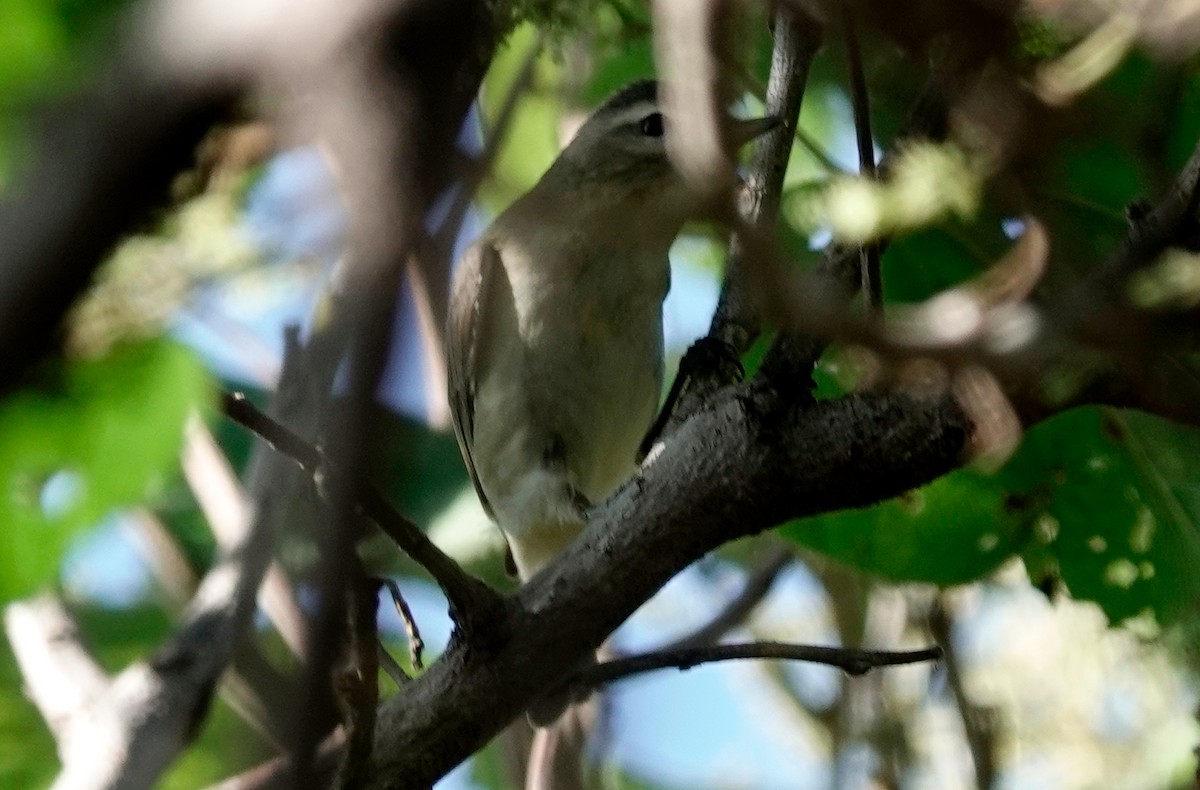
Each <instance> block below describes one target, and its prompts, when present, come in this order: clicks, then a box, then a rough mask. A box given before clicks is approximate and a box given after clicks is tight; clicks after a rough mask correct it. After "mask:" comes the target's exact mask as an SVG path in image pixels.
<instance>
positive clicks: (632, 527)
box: [368, 384, 968, 788]
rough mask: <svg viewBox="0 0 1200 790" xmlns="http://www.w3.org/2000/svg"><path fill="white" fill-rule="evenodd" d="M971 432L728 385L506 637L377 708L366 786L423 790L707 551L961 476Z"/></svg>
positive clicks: (941, 407)
mask: <svg viewBox="0 0 1200 790" xmlns="http://www.w3.org/2000/svg"><path fill="white" fill-rule="evenodd" d="M967 430H968V428H967V425H966V424H965V422H964V418H963V416H962V413H961V412H960V411H959V410H958V409H957V407H956V406H955V405H954V404H953V403H951V402H949V401H944V400H943V401H936V402H927V401H917V400H913V399H911V398H907V397H903V396H884V395H856V396H851V397H848V398H845V399H843V400H839V401H828V402H818V403H816V404H814V405H811V406H808V407H805V408H798V407H796V406H795V405H794V404H788V403H783V402H781V401H779V400H778V399H777V398H774V397H773V396H772V395H771V394H770V393H762V392H759V391H757V390H756V389H754V388H753V387H752V386H751V385H749V384H746V385H741V386H738V387H735V388H732V389H730V390H728V391H726V393H725V395H724V397H722V398H720V399H719V400H718V401H716V402H714V403H711V404H710V405H709V406H708V407H707V408H706V409H704V410H703V411H701V412H699V413H698V414H696V415H695V416H694V417H693V418H692V419H691V420H689V421H688V422H687V423H685V424H684V425H683V426H682V427H681V428H680V429H679V431H678V432H677V434H676V435H675V436H674V438H673V439H672V440H671V441H670V442H667V443H666V444H665V445H664V446H663V449H662V451H661V452H660V453H659V455H658V456H657V457H656V458H655V459H654V460H653V461H652V462H650V463H648V464H646V465H645V467H644V468H643V470H642V475H641V476H640V477H639V478H638V479H637V480H635V481H633V482H631V483H630V484H629V485H627V486H626V487H624V488H623V489H622V490H621V491H620V492H618V493H617V494H616V495H615V496H614V497H613V498H612V499H610V500H609V501H608V502H606V503H605V504H604V505H603V506H601V507H600V508H599V509H598V511H597V513H596V515H595V516H594V517H593V518H592V519H591V521H590V522H589V524H588V526H587V528H586V530H585V532H584V534H583V535H582V536H581V537H580V538H579V539H578V540H577V541H575V542H574V543H572V544H571V545H570V546H568V547H567V549H566V550H565V551H564V552H563V553H562V554H561V555H560V556H559V557H558V558H557V559H555V561H554V562H552V563H551V564H550V565H549V566H547V567H546V568H545V569H544V570H543V571H542V573H540V574H538V575H537V576H536V577H534V578H533V579H532V580H530V581H529V583H527V584H526V585H525V586H524V587H522V588H521V590H520V591H519V592H518V593H517V596H516V598H515V601H514V604H515V606H514V607H513V608H512V609H511V610H510V614H509V619H510V623H511V627H510V628H508V629H506V631H505V638H503V639H500V640H498V641H496V642H494V643H492V644H490V645H486V646H485V645H480V644H477V643H467V642H464V641H460V640H455V641H452V643H451V645H450V647H449V649H448V650H447V652H446V654H445V655H443V657H442V658H441V659H440V660H439V661H437V662H436V663H435V664H433V665H432V666H431V667H430V668H429V669H428V670H427V671H426V672H425V674H424V675H422V676H421V677H420V678H418V679H416V680H415V681H414V682H413V683H410V684H408V685H407V686H405V687H404V688H403V689H401V690H400V691H399V692H398V693H397V694H396V695H394V696H393V697H391V698H389V699H388V700H386V701H385V702H384V703H383V705H382V708H381V710H380V716H379V725H378V730H377V733H378V737H377V740H376V744H375V750H374V758H373V759H374V763H373V769H372V772H371V774H372V781H371V783H370V784H369V785H368V787H372V788H384V787H387V788H407V787H413V788H417V787H428V786H429V785H430V784H431V783H432V782H433V781H435V780H436V779H437V778H438V777H440V776H441V775H442V774H444V773H445V772H446V771H448V770H449V769H450V768H452V767H453V766H454V765H456V764H458V763H459V762H460V761H462V760H463V759H465V758H466V757H468V756H469V755H470V754H471V753H473V752H474V751H475V750H476V749H478V748H479V747H481V746H482V745H483V743H485V742H486V741H487V740H488V739H489V738H491V737H492V736H493V735H495V734H496V733H497V732H499V731H500V730H501V729H502V728H503V727H504V726H505V725H506V724H507V723H508V722H509V721H510V720H511V719H513V718H515V717H516V716H518V715H519V714H520V713H521V712H522V711H523V710H525V709H526V708H527V707H528V706H529V705H530V704H531V703H532V702H533V701H535V700H536V699H538V698H539V697H540V696H541V695H543V694H544V693H545V691H546V690H547V689H548V688H552V687H553V686H554V684H556V683H559V682H561V681H562V679H563V677H564V676H565V674H566V672H567V671H568V670H569V669H570V668H572V667H575V666H578V665H579V663H580V662H582V661H583V659H584V658H585V657H586V656H587V655H590V654H591V653H592V651H594V650H595V649H596V647H597V646H598V645H599V644H600V643H601V642H602V641H603V640H604V639H605V638H606V637H607V635H608V634H609V633H611V632H612V630H613V629H615V628H616V627H617V626H618V625H619V624H620V623H621V622H622V621H624V620H625V619H626V618H627V617H628V616H629V615H630V614H632V613H633V611H634V610H635V609H636V608H637V607H638V606H640V605H641V604H642V603H643V602H644V601H646V600H648V599H649V598H650V597H651V596H652V595H653V594H654V593H655V592H656V591H657V590H658V589H659V588H660V587H661V586H662V585H663V584H665V583H666V582H667V581H668V580H669V579H671V578H672V577H673V576H674V575H675V574H677V573H678V572H679V571H680V570H682V569H683V568H685V567H687V566H688V565H689V564H691V563H692V562H694V561H695V560H697V559H698V558H700V557H701V556H703V555H704V554H705V553H706V552H708V551H710V550H712V549H713V548H715V547H716V546H719V545H721V544H722V543H725V542H727V541H729V540H733V539H736V538H738V537H743V536H746V535H750V534H755V533H758V532H761V531H762V530H765V529H768V528H770V527H772V526H774V525H776V524H778V523H781V522H782V521H784V520H787V519H789V518H793V517H800V516H804V515H810V514H814V513H819V512H826V511H828V510H835V509H841V508H846V507H861V506H864V505H868V504H872V503H874V502H877V501H879V500H882V499H884V498H887V497H889V496H893V495H895V494H898V493H900V492H902V491H905V490H908V489H910V488H912V487H914V486H916V485H920V484H921V483H924V482H927V481H928V480H932V479H934V478H936V477H938V476H940V475H941V474H943V473H945V472H946V471H949V470H950V469H951V468H954V467H955V466H957V464H958V454H959V451H960V450H961V448H962V447H963V443H964V441H965V438H966V435H967ZM851 479H852V480H856V481H857V484H856V485H854V486H847V485H844V484H843V482H842V481H845V480H851ZM496 678H504V679H505V682H504V683H497V682H496ZM484 699H486V700H488V704H487V705H485V706H481V705H479V701H480V700H484Z"/></svg>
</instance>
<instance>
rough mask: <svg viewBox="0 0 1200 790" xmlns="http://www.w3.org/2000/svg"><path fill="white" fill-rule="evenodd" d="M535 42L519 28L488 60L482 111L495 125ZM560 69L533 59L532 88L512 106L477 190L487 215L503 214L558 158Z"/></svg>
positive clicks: (524, 28)
mask: <svg viewBox="0 0 1200 790" xmlns="http://www.w3.org/2000/svg"><path fill="white" fill-rule="evenodd" d="M536 40H537V31H536V30H534V29H533V28H532V27H530V26H528V25H524V26H522V27H520V28H518V29H517V30H516V31H514V32H513V34H512V35H511V36H510V37H509V39H508V42H507V43H506V44H505V46H504V48H503V49H502V50H500V52H498V53H497V55H496V57H495V59H494V60H493V61H492V66H491V69H489V71H488V74H487V78H486V79H485V80H484V84H483V91H482V97H483V108H484V114H485V116H486V117H487V119H488V121H489V125H488V126H487V128H488V129H489V133H490V130H491V125H490V124H491V123H494V122H495V120H496V118H497V116H498V115H499V113H500V109H501V108H502V107H503V106H504V102H505V101H506V99H507V97H508V94H509V92H510V91H511V90H512V88H513V85H514V84H515V82H516V79H517V77H518V76H519V75H520V72H521V69H522V67H523V66H524V64H525V59H526V57H527V56H528V54H529V52H530V48H531V47H532V46H534V44H535V42H536ZM561 70H562V69H561V67H560V66H559V65H558V64H557V63H555V62H554V61H553V60H552V59H551V58H550V57H549V56H548V55H546V54H545V53H543V54H541V55H539V56H538V62H537V65H536V66H535V67H534V77H533V81H532V82H533V84H532V85H530V86H528V88H527V89H526V91H525V93H524V95H523V96H522V97H521V99H520V100H519V101H518V103H517V107H516V110H515V112H514V113H513V115H512V120H511V123H510V125H509V128H508V129H507V130H505V133H504V143H503V144H502V145H501V146H500V150H499V152H498V154H497V156H496V160H495V161H494V162H493V163H492V169H491V177H490V178H488V179H487V180H486V181H485V183H484V184H483V186H482V188H481V190H480V199H481V201H482V202H483V204H484V205H485V206H486V207H487V208H488V209H489V210H491V211H494V212H499V211H502V210H503V209H504V208H505V207H506V206H507V205H508V204H509V203H511V202H512V201H513V200H515V199H516V198H517V196H519V195H521V194H523V193H524V192H525V191H526V190H528V189H529V188H530V187H531V186H533V184H534V183H535V182H536V181H537V180H538V179H539V178H541V176H542V173H544V172H546V169H547V168H548V167H550V163H551V162H553V161H554V158H555V157H556V156H558V149H559V145H558V121H559V114H560V104H561V103H560V102H559V101H558V97H557V95H556V93H557V92H556V91H555V90H553V89H552V88H553V86H554V85H556V84H557V82H558V79H559V74H560V72H561Z"/></svg>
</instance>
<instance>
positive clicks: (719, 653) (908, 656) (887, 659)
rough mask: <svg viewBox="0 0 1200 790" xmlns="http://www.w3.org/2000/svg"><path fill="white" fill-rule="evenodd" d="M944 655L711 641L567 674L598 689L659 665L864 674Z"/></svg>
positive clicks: (934, 650) (575, 683) (574, 683)
mask: <svg viewBox="0 0 1200 790" xmlns="http://www.w3.org/2000/svg"><path fill="white" fill-rule="evenodd" d="M941 657H942V649H941V648H940V647H927V648H923V649H921V650H910V651H899V652H897V651H888V650H855V649H853V648H845V647H822V646H818V645H794V644H789V643H786V642H750V643H748V644H738V645H709V646H707V647H684V648H678V649H674V650H656V651H654V652H652V653H642V654H640V655H636V656H626V657H625V658H618V659H614V660H612V661H605V662H604V663H602V664H593V665H592V666H590V667H588V668H587V669H585V670H583V671H581V672H579V673H577V674H575V675H572V676H571V677H569V678H567V680H566V685H568V686H571V687H574V688H579V689H594V688H597V687H599V686H603V685H606V684H608V683H612V682H614V681H617V680H622V679H624V678H627V677H629V676H631V675H640V674H643V673H646V672H654V671H656V670H659V669H671V668H675V669H679V670H687V669H691V668H692V667H697V666H700V665H702V664H711V663H714V662H717V661H735V660H741V659H754V658H766V659H782V660H786V661H809V662H812V663H815V664H825V665H827V666H831V667H838V668H839V669H842V670H844V671H845V672H847V673H849V674H851V675H863V674H866V673H867V672H869V671H870V670H872V669H874V668H876V667H889V666H897V665H900V664H917V663H920V662H922V661H937V660H938V659H940V658H941Z"/></svg>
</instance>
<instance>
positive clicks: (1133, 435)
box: [782, 409, 1200, 625]
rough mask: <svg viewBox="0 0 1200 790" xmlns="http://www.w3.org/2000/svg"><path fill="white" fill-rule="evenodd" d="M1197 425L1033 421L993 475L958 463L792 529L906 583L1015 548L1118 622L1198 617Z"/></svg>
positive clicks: (1114, 415) (1040, 572)
mask: <svg viewBox="0 0 1200 790" xmlns="http://www.w3.org/2000/svg"><path fill="white" fill-rule="evenodd" d="M1198 465H1200V431H1196V430H1194V429H1188V428H1183V427H1180V426H1172V425H1170V424H1169V423H1167V422H1165V421H1164V420H1160V419H1156V418H1153V417H1149V416H1146V415H1142V414H1137V413H1133V412H1122V411H1116V410H1101V409H1077V410H1075V411H1072V412H1070V413H1067V414H1063V415H1061V416H1059V417H1056V418H1055V419H1053V420H1051V421H1049V422H1047V423H1045V424H1043V425H1040V426H1038V427H1036V428H1034V429H1033V430H1032V431H1030V433H1029V435H1028V436H1026V437H1025V441H1024V443H1023V444H1022V446H1021V448H1020V450H1019V451H1018V452H1017V454H1016V455H1015V456H1014V457H1013V458H1012V459H1011V460H1010V461H1009V462H1008V463H1007V464H1006V465H1005V466H1004V468H1003V469H1001V470H1000V471H999V472H997V473H996V474H994V475H988V474H985V473H982V472H978V471H974V470H969V469H968V470H962V471H959V472H955V473H953V474H950V475H947V476H946V477H944V478H942V479H941V480H938V481H936V482H934V483H932V484H930V485H928V486H925V487H924V488H922V489H919V490H918V491H914V492H911V493H909V494H905V495H904V496H902V497H899V498H897V499H895V500H891V501H889V502H885V503H883V504H881V505H879V506H877V507H874V508H868V509H866V510H861V511H844V512H841V513H833V514H829V515H825V516H818V517H816V518H813V519H807V520H802V521H798V522H794V523H792V524H790V525H788V526H787V527H785V528H784V529H783V530H782V531H783V533H784V534H786V535H787V536H789V537H790V538H792V539H794V540H797V541H799V542H801V543H803V544H805V545H807V546H810V547H812V548H815V549H817V550H819V551H821V552H823V553H826V554H829V555H830V556H832V557H836V558H837V559H839V560H841V561H843V562H847V563H849V564H851V565H854V566H856V567H859V568H863V569H864V570H869V571H872V572H874V573H878V574H880V575H882V576H884V577H886V578H889V579H893V580H897V581H928V582H933V583H935V584H941V585H949V584H960V583H963V582H968V581H971V580H973V579H977V578H979V577H981V576H983V575H985V574H986V573H988V572H989V571H991V570H993V569H995V568H996V567H998V566H999V565H1000V564H1001V563H1003V562H1005V561H1006V560H1008V559H1009V558H1011V557H1012V556H1014V555H1019V556H1022V557H1023V558H1024V559H1025V561H1026V565H1027V566H1028V567H1029V569H1030V573H1031V575H1033V576H1034V578H1041V577H1043V576H1045V575H1051V576H1054V575H1059V574H1061V577H1062V580H1063V581H1064V582H1065V583H1066V586H1067V589H1068V590H1069V591H1070V592H1071V594H1072V595H1073V596H1074V597H1076V598H1080V599H1084V600H1092V601H1095V602H1096V603H1098V604H1100V606H1101V607H1102V608H1103V609H1104V611H1105V613H1106V614H1107V615H1108V617H1109V619H1110V620H1111V621H1112V622H1114V623H1116V622H1120V621H1122V620H1125V619H1127V618H1130V617H1135V616H1137V615H1140V614H1142V613H1143V612H1148V613H1149V614H1151V615H1152V616H1153V618H1154V620H1156V621H1157V622H1158V623H1160V624H1164V625H1165V624H1170V623H1173V622H1175V621H1177V620H1178V619H1179V618H1181V617H1184V616H1187V615H1190V614H1193V613H1192V611H1191V610H1192V603H1193V601H1195V600H1196V598H1197V596H1198V595H1200V579H1198V578H1197V577H1196V574H1195V573H1193V572H1192V570H1191V569H1193V568H1195V567H1196V565H1197V563H1200V468H1197V467H1198Z"/></svg>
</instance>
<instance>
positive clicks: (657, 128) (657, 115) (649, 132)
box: [641, 112, 663, 137]
mask: <svg viewBox="0 0 1200 790" xmlns="http://www.w3.org/2000/svg"><path fill="white" fill-rule="evenodd" d="M641 130H642V134H644V135H645V136H647V137H662V135H663V117H662V113H661V112H654V113H650V114H649V115H647V116H646V117H645V118H643V119H642V123H641Z"/></svg>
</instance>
